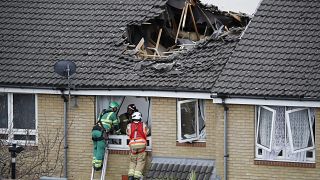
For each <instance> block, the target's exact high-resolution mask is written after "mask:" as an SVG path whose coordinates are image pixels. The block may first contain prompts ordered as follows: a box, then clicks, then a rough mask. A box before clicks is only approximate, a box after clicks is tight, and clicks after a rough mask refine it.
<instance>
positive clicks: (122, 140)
mask: <svg viewBox="0 0 320 180" xmlns="http://www.w3.org/2000/svg"><path fill="white" fill-rule="evenodd" d="M107 97H112V96H107ZM115 97H125V96H115ZM145 98H148V97H145ZM98 103H99V102H98V96H96V107H98ZM149 106H150V107H151V106H152V101H151V100H150V101H149ZM150 107H149V108H150ZM138 109H139V108H138ZM99 111H100V110H99V109H96V116H98V114H99ZM149 111H151V109H149ZM149 113H150V115H151V112H149ZM147 116H149V115H147ZM148 120H149V121H148V124H150V125H151V124H152V118H149V119H148ZM149 128H152V126H151V127H149ZM151 137H152V136H147V147H146V151H152V138H151ZM108 138H109V140H114V142H115V143H112V142H111V141H109V143H108V149H111V150H130V148H129V144H128V142H129V137H128V135H125V134H122V135H113V134H111V135H109V137H108Z"/></svg>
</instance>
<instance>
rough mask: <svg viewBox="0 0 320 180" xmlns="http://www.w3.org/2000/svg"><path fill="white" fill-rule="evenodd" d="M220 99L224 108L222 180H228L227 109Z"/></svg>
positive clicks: (223, 101)
mask: <svg viewBox="0 0 320 180" xmlns="http://www.w3.org/2000/svg"><path fill="white" fill-rule="evenodd" d="M221 99H222V106H223V108H224V147H223V149H224V156H223V158H224V161H223V167H224V180H227V179H228V158H229V154H228V110H229V108H228V107H227V105H226V103H225V98H221Z"/></svg>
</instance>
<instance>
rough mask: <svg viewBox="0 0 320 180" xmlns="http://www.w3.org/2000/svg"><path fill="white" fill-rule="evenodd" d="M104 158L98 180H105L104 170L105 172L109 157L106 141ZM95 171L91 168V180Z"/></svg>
mask: <svg viewBox="0 0 320 180" xmlns="http://www.w3.org/2000/svg"><path fill="white" fill-rule="evenodd" d="M104 151H105V152H104V158H103V164H102V170H101V178H100V180H105V177H106V170H107V162H108V155H109V150H108V141H106V147H105V149H104ZM95 171H96V170H95V169H94V168H93V166H92V170H91V180H94V173H95Z"/></svg>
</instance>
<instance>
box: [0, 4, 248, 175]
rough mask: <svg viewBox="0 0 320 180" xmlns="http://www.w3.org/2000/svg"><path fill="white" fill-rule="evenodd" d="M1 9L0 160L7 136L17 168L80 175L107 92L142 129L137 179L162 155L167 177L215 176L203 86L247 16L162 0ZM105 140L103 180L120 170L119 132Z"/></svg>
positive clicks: (208, 85)
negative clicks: (142, 159) (144, 138)
mask: <svg viewBox="0 0 320 180" xmlns="http://www.w3.org/2000/svg"><path fill="white" fill-rule="evenodd" d="M0 9H1V10H0V17H1V19H2V21H1V26H0V29H1V30H0V32H1V46H0V47H1V49H0V51H1V53H0V58H1V61H0V62H1V66H0V68H1V70H0V76H1V78H0V86H1V87H0V92H1V96H0V97H1V111H0V112H1V121H0V122H1V123H0V125H1V129H0V130H1V133H0V134H1V139H2V141H1V143H2V144H1V150H2V151H1V152H2V154H3V156H1V157H4V158H2V159H0V160H1V162H2V163H1V164H4V165H5V164H6V163H9V162H8V161H7V160H8V159H9V158H5V157H8V156H9V155H8V153H7V147H6V146H7V145H11V144H12V143H18V145H19V146H24V147H25V148H26V150H25V151H24V152H22V153H21V154H19V156H18V158H17V170H18V172H17V173H18V175H19V176H18V177H24V178H30V179H37V178H39V177H40V176H44V175H45V176H56V177H68V179H89V178H90V174H91V166H92V165H91V162H92V141H91V128H92V126H93V124H94V122H95V121H96V117H97V114H98V113H99V112H100V111H101V110H102V109H103V108H106V107H107V106H108V103H109V102H110V101H111V100H112V101H118V102H120V103H121V104H122V106H121V108H120V112H119V115H120V114H121V113H123V112H125V111H126V106H127V105H128V104H130V103H133V102H134V103H135V104H136V105H137V108H138V109H139V110H140V111H141V112H142V114H143V121H145V122H147V124H148V126H149V127H150V128H151V136H150V137H148V140H149V145H148V149H147V150H148V164H147V167H146V173H145V175H146V177H147V176H148V177H149V178H158V177H165V175H164V174H163V173H159V172H156V171H158V169H159V168H160V166H161V167H163V168H161V170H163V171H164V170H167V169H165V167H169V166H168V165H171V166H173V164H175V166H174V167H173V168H172V170H175V171H172V170H171V173H170V174H169V169H168V173H167V175H169V176H170V177H172V178H180V177H186V176H188V175H189V174H190V172H191V171H194V172H195V173H197V174H198V176H199V178H202V179H214V178H216V177H218V175H217V174H216V165H215V151H216V148H215V147H216V146H218V141H216V140H217V139H216V136H217V135H216V133H217V132H218V131H216V130H215V127H216V126H215V124H216V123H217V122H216V120H215V117H216V115H215V109H216V108H217V107H216V106H215V105H214V104H213V103H212V98H211V95H212V93H211V89H212V87H213V84H214V83H215V81H216V80H217V78H218V75H219V74H220V72H221V70H222V69H223V66H224V65H225V63H226V61H227V60H228V58H229V57H230V55H231V52H233V50H234V48H235V47H236V44H237V43H238V41H239V40H238V37H239V35H240V33H241V30H243V29H244V28H245V26H246V24H247V22H248V17H247V16H245V15H243V14H236V13H226V12H221V11H219V10H218V9H217V8H216V7H214V6H211V7H209V6H204V5H202V4H201V3H199V2H195V1H190V2H188V3H186V2H185V1H172V0H170V1H140V0H135V1H121V0H116V1H102V0H101V1H100V0H99V1H89V0H81V1H78V0H74V1H62V0H55V1H40V0H35V1H25V0H17V1H3V2H2V3H1V4H0ZM226 31H228V33H225V32H226ZM222 33H223V36H219V35H220V34H222ZM67 60H69V61H67ZM73 63H74V64H73ZM61 65H62V66H64V67H65V68H64V67H61ZM66 69H68V70H66ZM56 72H58V73H60V74H61V75H67V74H68V76H67V77H66V76H65V77H64V76H60V75H59V74H58V73H56ZM191 142H192V143H191ZM109 148H110V154H109V157H108V169H107V178H108V179H121V178H122V176H123V177H125V176H126V174H127V169H128V155H127V154H128V150H129V149H128V146H127V136H126V135H112V136H110V144H109ZM30 154H31V155H32V157H34V158H32V159H30V156H31V155H30ZM28 157H29V158H28ZM30 161H31V162H30ZM27 162H30V163H31V164H32V166H30V163H27ZM196 162H197V163H196ZM159 164H161V165H159ZM158 165H159V166H158ZM171 166H170V167H171ZM0 169H2V172H1V174H7V175H8V174H9V168H0ZM148 172H150V173H148ZM157 174H158V175H157Z"/></svg>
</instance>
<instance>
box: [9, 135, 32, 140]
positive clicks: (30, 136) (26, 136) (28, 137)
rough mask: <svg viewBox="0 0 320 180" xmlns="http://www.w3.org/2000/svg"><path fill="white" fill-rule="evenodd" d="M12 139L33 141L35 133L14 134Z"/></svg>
mask: <svg viewBox="0 0 320 180" xmlns="http://www.w3.org/2000/svg"><path fill="white" fill-rule="evenodd" d="M13 139H14V140H30V141H35V140H36V136H35V135H14V137H13Z"/></svg>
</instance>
